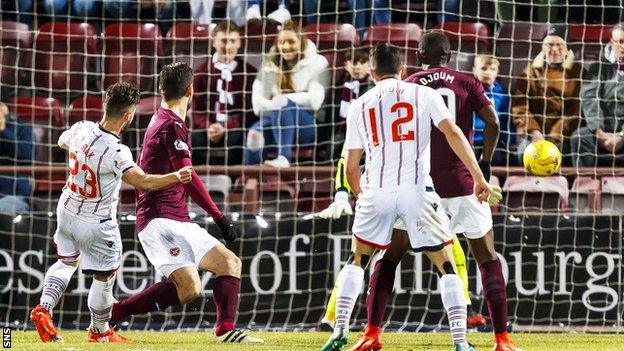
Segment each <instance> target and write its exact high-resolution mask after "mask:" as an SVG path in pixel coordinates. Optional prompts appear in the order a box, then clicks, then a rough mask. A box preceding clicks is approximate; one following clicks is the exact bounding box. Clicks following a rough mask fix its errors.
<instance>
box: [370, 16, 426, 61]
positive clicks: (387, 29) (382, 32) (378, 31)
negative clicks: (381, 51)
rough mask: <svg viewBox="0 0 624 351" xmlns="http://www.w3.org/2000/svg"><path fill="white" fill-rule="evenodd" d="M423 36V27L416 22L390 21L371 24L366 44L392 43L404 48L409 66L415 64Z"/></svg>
mask: <svg viewBox="0 0 624 351" xmlns="http://www.w3.org/2000/svg"><path fill="white" fill-rule="evenodd" d="M421 37H422V29H421V28H420V27H419V26H418V25H417V24H414V23H389V24H375V25H372V26H370V27H369V28H368V29H367V30H366V32H365V33H364V41H363V44H364V45H368V46H373V45H375V44H377V43H392V44H394V45H397V46H399V47H401V48H403V49H404V50H405V51H404V55H405V60H406V62H407V64H408V65H409V66H415V65H416V62H417V61H418V57H417V55H416V52H417V48H418V43H419V42H420V38H421Z"/></svg>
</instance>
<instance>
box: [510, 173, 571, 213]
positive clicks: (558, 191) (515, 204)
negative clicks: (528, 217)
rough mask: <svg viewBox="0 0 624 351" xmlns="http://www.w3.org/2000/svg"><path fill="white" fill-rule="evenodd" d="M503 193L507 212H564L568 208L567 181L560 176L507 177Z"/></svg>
mask: <svg viewBox="0 0 624 351" xmlns="http://www.w3.org/2000/svg"><path fill="white" fill-rule="evenodd" d="M503 192H504V193H506V196H505V205H506V207H507V209H508V211H529V210H532V211H558V210H564V211H565V210H567V208H568V196H569V190H568V180H567V179H566V178H565V177H562V176H552V177H534V176H509V177H508V178H507V181H505V185H504V186H503Z"/></svg>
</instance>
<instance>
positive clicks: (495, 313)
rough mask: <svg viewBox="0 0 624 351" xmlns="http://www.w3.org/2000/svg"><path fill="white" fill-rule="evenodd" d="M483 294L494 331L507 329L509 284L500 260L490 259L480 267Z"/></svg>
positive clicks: (502, 331) (497, 332)
mask: <svg viewBox="0 0 624 351" xmlns="http://www.w3.org/2000/svg"><path fill="white" fill-rule="evenodd" d="M479 270H480V271H481V284H482V285H483V295H484V296H485V301H486V302H487V305H488V310H489V312H490V319H491V320H492V325H493V326H494V333H496V334H500V333H504V332H505V331H507V320H508V316H507V286H506V284H505V278H504V277H503V271H502V268H501V263H500V261H499V260H494V261H488V262H485V263H484V264H482V265H481V266H480V267H479Z"/></svg>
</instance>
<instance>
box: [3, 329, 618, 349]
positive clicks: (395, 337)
mask: <svg viewBox="0 0 624 351" xmlns="http://www.w3.org/2000/svg"><path fill="white" fill-rule="evenodd" d="M252 334H253V335H254V336H259V337H261V338H263V339H264V340H265V342H266V343H265V344H264V345H261V346H250V345H241V344H230V345H225V344H218V343H216V342H215V341H214V340H213V338H212V333H211V332H208V331H207V332H127V331H126V332H123V333H122V335H124V336H127V337H129V338H131V339H133V340H134V341H135V342H134V343H133V344H129V345H121V344H108V345H101V344H100V345H89V344H87V342H86V341H85V337H86V335H87V334H86V332H83V331H63V332H62V335H63V338H64V339H65V343H63V344H43V343H41V342H40V341H39V338H38V336H37V333H36V332H34V331H28V332H23V331H13V335H12V343H13V344H12V349H14V350H36V351H43V350H66V351H80V350H102V351H104V350H106V351H109V350H133V351H148V350H167V351H176V350H189V351H191V350H202V351H209V350H224V351H227V350H240V351H246V350H266V351H282V350H284V351H286V350H288V351H298V350H317V351H318V350H319V349H320V347H321V345H322V344H323V342H324V341H325V339H326V338H327V336H328V333H320V332H307V331H302V332H252ZM356 337H357V333H355V332H354V333H351V335H350V337H349V341H350V342H351V343H353V342H355V340H356ZM513 337H514V340H515V341H516V344H517V345H518V346H520V347H522V349H523V350H524V351H531V350H536V351H537V350H540V351H542V350H544V351H624V335H622V334H619V335H617V334H602V335H596V334H581V333H565V334H535V333H531V334H520V333H515V334H514V335H513ZM450 338H451V337H450V335H449V334H448V333H407V332H405V333H384V334H383V341H384V348H383V350H387V351H392V350H397V351H416V350H428V351H429V350H431V351H437V350H444V351H449V350H451V347H450ZM468 338H469V340H470V341H471V342H472V343H474V344H475V345H476V346H477V349H478V350H488V351H490V350H491V349H492V339H491V338H492V337H491V334H489V333H470V334H469V336H468ZM346 349H347V348H345V349H344V350H346Z"/></svg>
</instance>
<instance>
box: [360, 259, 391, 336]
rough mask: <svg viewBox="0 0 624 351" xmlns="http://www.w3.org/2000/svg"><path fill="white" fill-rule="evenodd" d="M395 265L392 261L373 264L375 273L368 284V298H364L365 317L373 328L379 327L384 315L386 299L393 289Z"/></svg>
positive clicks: (380, 261) (381, 260)
mask: <svg viewBox="0 0 624 351" xmlns="http://www.w3.org/2000/svg"><path fill="white" fill-rule="evenodd" d="M396 267H397V264H395V263H394V262H392V261H389V260H385V259H380V260H379V261H377V263H376V264H375V271H374V272H373V275H372V276H371V279H370V281H369V283H368V287H369V289H368V296H367V297H366V315H367V317H368V324H370V325H373V326H375V327H379V326H381V323H383V321H384V316H385V314H386V307H387V305H388V299H389V298H390V295H392V289H393V288H394V276H395V272H396Z"/></svg>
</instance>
